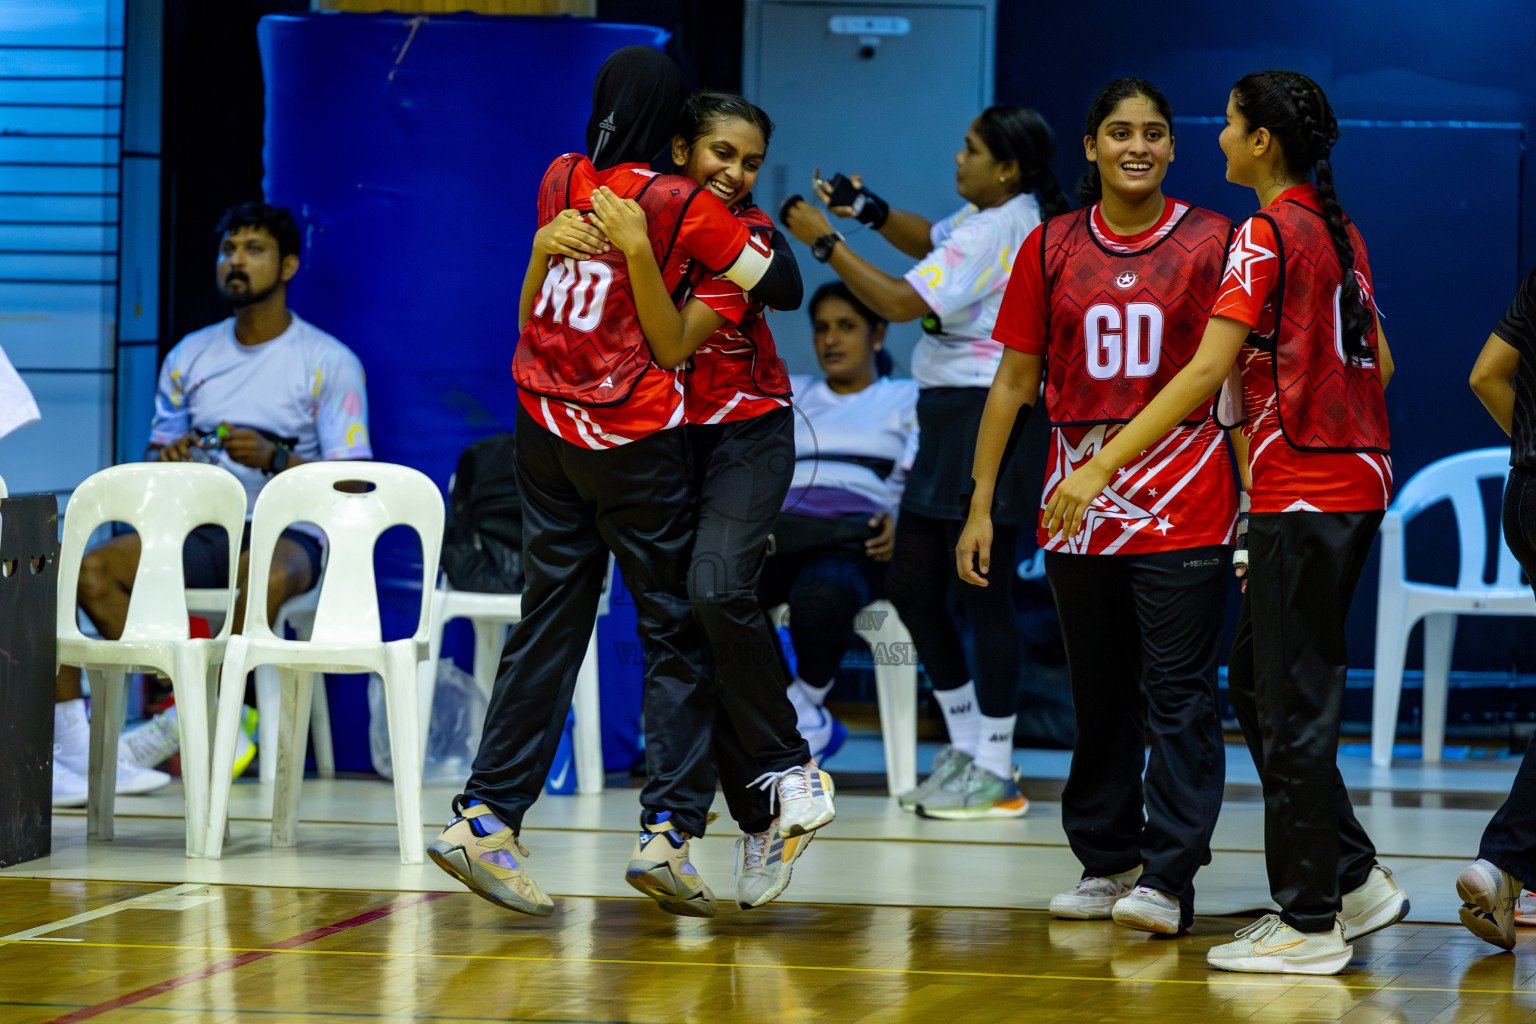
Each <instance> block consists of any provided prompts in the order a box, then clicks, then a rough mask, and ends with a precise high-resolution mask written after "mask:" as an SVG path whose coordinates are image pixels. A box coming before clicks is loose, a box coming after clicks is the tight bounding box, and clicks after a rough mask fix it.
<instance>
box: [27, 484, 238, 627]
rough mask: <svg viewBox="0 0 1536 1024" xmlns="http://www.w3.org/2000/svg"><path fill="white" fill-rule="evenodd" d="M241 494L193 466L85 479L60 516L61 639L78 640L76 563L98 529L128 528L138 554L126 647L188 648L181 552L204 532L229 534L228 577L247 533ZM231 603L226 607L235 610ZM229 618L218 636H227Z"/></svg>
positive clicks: (236, 561)
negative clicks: (190, 537)
mask: <svg viewBox="0 0 1536 1024" xmlns="http://www.w3.org/2000/svg"><path fill="white" fill-rule="evenodd" d="M245 504H246V498H245V488H244V487H243V486H242V485H241V483H240V481H239V480H237V479H236V478H235V476H234V474H233V473H230V472H228V471H227V470H223V469H220V468H219V467H217V466H209V465H204V464H200V463H196V462H135V463H129V464H128V465H123V466H111V467H108V468H107V469H104V470H102V471H101V472H99V473H94V474H92V475H91V476H89V477H87V478H86V480H85V482H83V483H82V484H81V485H80V486H79V487H77V488H75V492H74V494H72V495H70V498H69V505H68V506H66V508H65V512H64V540H63V542H62V543H61V544H60V547H59V606H58V617H57V627H58V635H59V636H60V637H67V638H70V639H78V638H80V637H81V636H82V634H81V632H80V626H79V623H78V621H77V620H76V617H75V598H76V594H77V592H78V586H79V580H80V560H81V558H82V557H83V556H84V555H85V545H86V542H87V541H88V540H90V537H91V534H93V533H95V532H96V529H97V527H99V526H101V525H102V524H103V523H113V522H120V523H127V524H128V525H129V526H131V527H133V528H134V529H135V530H136V531H138V534H139V543H140V545H141V553H140V555H139V568H138V572H137V574H136V575H135V576H134V582H133V592H132V594H130V595H129V598H128V621H127V623H126V625H125V626H124V628H123V636H122V638H123V639H124V640H185V639H187V636H188V624H187V598H186V589H185V588H186V579H185V576H184V575H183V572H182V564H181V552H182V547H183V546H184V545H185V543H186V540H187V534H189V533H191V532H192V531H193V530H194V529H196V528H197V527H199V526H202V525H204V524H212V525H215V526H220V527H223V528H224V529H225V530H228V531H229V536H230V541H231V543H230V545H229V575H230V579H234V577H235V566H236V564H237V563H238V562H239V560H240V535H241V532H242V531H243V530H244V529H245ZM233 603H234V598H233V595H231V597H230V604H231V606H233ZM232 618H234V616H233V615H232V614H230V613H229V611H227V610H226V612H225V615H224V626H223V628H222V629H220V630H219V636H220V637H224V636H227V635H228V634H229V628H230V620H231V619H232Z"/></svg>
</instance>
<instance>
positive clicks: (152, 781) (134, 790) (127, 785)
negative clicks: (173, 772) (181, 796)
mask: <svg viewBox="0 0 1536 1024" xmlns="http://www.w3.org/2000/svg"><path fill="white" fill-rule="evenodd" d="M170 781H171V777H170V776H169V775H167V774H166V773H165V772H161V771H156V770H155V769H153V768H140V767H139V766H138V765H136V764H132V763H130V762H128V761H124V760H122V759H121V758H119V759H118V762H117V795H118V796H141V795H143V794H144V793H153V792H154V791H155V790H157V789H159V788H160V787H162V786H165V785H167V784H168V783H169V782H170Z"/></svg>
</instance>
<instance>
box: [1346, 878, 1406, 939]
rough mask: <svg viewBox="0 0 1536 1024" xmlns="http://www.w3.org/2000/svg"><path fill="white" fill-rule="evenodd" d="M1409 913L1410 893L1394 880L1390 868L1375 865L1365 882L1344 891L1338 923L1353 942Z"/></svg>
mask: <svg viewBox="0 0 1536 1024" xmlns="http://www.w3.org/2000/svg"><path fill="white" fill-rule="evenodd" d="M1407 916H1408V894H1407V893H1405V892H1403V890H1401V889H1399V888H1398V887H1397V883H1396V882H1394V881H1392V872H1391V870H1389V869H1388V868H1384V867H1382V866H1381V865H1380V864H1376V865H1373V866H1372V867H1371V873H1370V874H1369V875H1368V876H1366V879H1365V884H1364V885H1362V886H1360V888H1358V889H1355V890H1354V891H1352V892H1347V893H1345V894H1344V897H1343V909H1341V910H1340V911H1339V923H1340V924H1342V925H1343V926H1344V941H1345V942H1353V941H1355V940H1356V939H1358V938H1360V937H1361V936H1363V935H1369V934H1371V933H1372V932H1375V931H1380V930H1381V929H1383V928H1385V927H1387V925H1389V924H1397V922H1399V921H1401V920H1402V919H1403V918H1405V917H1407Z"/></svg>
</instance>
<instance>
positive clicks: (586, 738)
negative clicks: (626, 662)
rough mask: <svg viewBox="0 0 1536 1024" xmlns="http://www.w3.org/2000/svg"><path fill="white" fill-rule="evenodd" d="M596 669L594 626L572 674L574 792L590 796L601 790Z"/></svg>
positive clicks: (599, 720)
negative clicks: (583, 652)
mask: <svg viewBox="0 0 1536 1024" xmlns="http://www.w3.org/2000/svg"><path fill="white" fill-rule="evenodd" d="M601 700H602V697H601V693H600V692H599V687H598V672H597V629H596V627H594V628H593V630H592V635H591V636H590V637H588V638H587V654H586V657H585V658H583V659H582V662H581V668H580V669H579V670H578V671H577V673H576V693H575V696H574V697H573V698H572V701H571V703H572V706H573V707H574V708H575V710H576V728H575V730H574V732H575V735H574V736H573V737H572V740H573V741H574V745H575V748H576V749H575V750H574V751H572V753H573V755H574V757H575V761H576V792H577V793H579V794H581V795H582V796H593V795H596V794H598V793H601V792H602V791H603V726H602V710H601V707H602V704H601Z"/></svg>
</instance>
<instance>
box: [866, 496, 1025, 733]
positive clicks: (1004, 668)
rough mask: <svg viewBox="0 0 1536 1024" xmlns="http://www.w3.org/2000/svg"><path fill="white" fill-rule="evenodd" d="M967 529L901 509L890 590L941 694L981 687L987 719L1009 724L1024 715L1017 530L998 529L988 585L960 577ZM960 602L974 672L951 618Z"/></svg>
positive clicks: (980, 701) (995, 529)
mask: <svg viewBox="0 0 1536 1024" xmlns="http://www.w3.org/2000/svg"><path fill="white" fill-rule="evenodd" d="M961 525H962V524H961V523H959V522H957V521H950V520H943V519H932V518H929V517H928V516H924V515H920V514H918V513H916V512H913V511H911V510H903V511H902V513H901V516H900V518H899V519H898V520H897V521H896V553H895V556H894V557H893V558H892V560H891V567H890V571H889V572H888V573H887V575H886V592H887V595H888V596H889V597H890V600H891V603H892V604H893V605H895V606H896V612H897V614H899V615H900V616H901V621H902V622H903V623H904V624H905V625H906V627H907V631H908V632H910V633H911V634H912V642H913V643H914V644H916V645H917V656H918V658H919V659H921V660H922V663H923V665H924V666H925V667H926V668H927V669H928V675H929V677H930V678H931V679H932V680H933V687H934V689H936V690H954V689H957V688H959V687H961V686H964V685H965V683H966V681H967V680H968V679H974V680H975V681H976V705H977V708H978V709H979V710H980V711H981V713H982V714H983V715H985V716H987V717H988V718H1006V717H1008V716H1009V715H1011V714H1013V713H1014V712H1015V711H1016V710H1017V709H1018V680H1019V626H1018V622H1017V620H1016V619H1015V618H1014V614H1013V553H1014V551H1015V549H1016V548H1017V546H1018V540H1019V528H1018V527H1017V526H1011V525H1005V524H1001V523H999V524H995V525H994V526H993V532H992V572H991V576H990V577H989V582H990V585H989V586H985V587H976V586H972V585H970V584H968V583H963V582H961V580H960V577H959V576H958V575H957V574H956V573H955V544H956V543H957V542H958V541H959V539H960V529H961ZM951 594H954V595H956V596H958V598H959V601H960V607H961V609H962V610H963V611H964V613H965V617H966V619H967V620H969V622H970V624H971V642H972V646H973V647H974V648H975V651H976V671H975V673H974V674H973V673H972V672H971V671H970V670H969V669H967V667H966V659H965V645H964V644H963V643H962V642H961V640H960V630H959V627H958V626H956V624H955V620H954V618H953V617H952V616H951V615H950V613H949V597H950V595H951Z"/></svg>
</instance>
